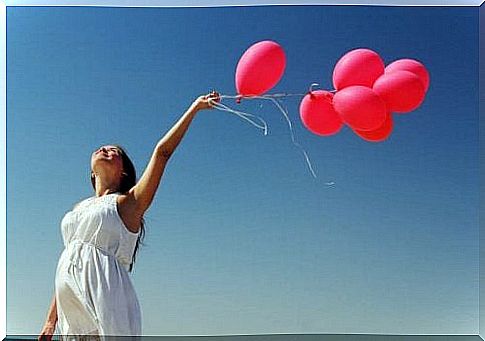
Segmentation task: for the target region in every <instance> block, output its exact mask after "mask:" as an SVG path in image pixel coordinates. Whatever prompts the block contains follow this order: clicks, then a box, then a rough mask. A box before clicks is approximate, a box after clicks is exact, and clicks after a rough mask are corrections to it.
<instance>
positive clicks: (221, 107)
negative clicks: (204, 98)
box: [214, 94, 317, 178]
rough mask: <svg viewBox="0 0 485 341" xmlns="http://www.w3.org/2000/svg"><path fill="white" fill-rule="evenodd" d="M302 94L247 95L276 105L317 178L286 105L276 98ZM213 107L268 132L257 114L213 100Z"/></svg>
mask: <svg viewBox="0 0 485 341" xmlns="http://www.w3.org/2000/svg"><path fill="white" fill-rule="evenodd" d="M302 95H303V96H305V95H306V94H272V95H263V96H251V97H248V99H264V100H270V101H271V102H273V103H274V104H275V105H276V107H277V108H278V109H279V110H280V111H281V113H282V114H283V116H284V118H285V119H286V122H287V123H288V127H289V130H290V135H291V141H292V142H293V145H294V146H296V147H297V148H299V149H300V151H301V152H302V153H303V156H304V157H305V161H306V164H307V166H308V169H309V170H310V173H311V174H312V176H313V177H314V178H317V175H316V174H315V171H314V170H313V167H312V163H311V161H310V158H309V156H308V154H307V152H306V151H305V149H304V148H303V147H302V146H301V145H300V144H299V143H298V142H296V139H295V134H294V132H293V125H292V123H291V120H290V118H289V114H288V110H287V109H286V107H285V108H283V106H282V105H281V103H280V100H278V97H287V96H302ZM220 98H221V99H222V98H241V96H230V95H220ZM214 107H215V108H216V109H219V110H222V111H227V112H230V113H233V114H236V115H238V116H239V117H241V118H242V119H244V120H246V121H248V122H250V123H251V124H252V125H254V126H255V127H257V128H260V129H263V130H264V135H267V133H268V125H267V124H266V122H265V121H264V120H263V119H262V118H260V117H258V116H255V115H252V114H248V113H245V112H242V111H238V110H234V109H232V108H229V107H228V106H226V105H224V104H222V103H221V102H215V103H214ZM250 117H251V118H256V119H258V120H260V121H261V122H263V126H260V125H258V124H257V123H255V122H254V121H253V120H252V119H251V118H250Z"/></svg>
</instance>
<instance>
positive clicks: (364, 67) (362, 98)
mask: <svg viewBox="0 0 485 341" xmlns="http://www.w3.org/2000/svg"><path fill="white" fill-rule="evenodd" d="M333 85H334V87H335V89H336V90H335V91H334V92H329V91H325V90H316V91H311V90H310V92H309V94H307V95H306V96H305V97H304V98H303V100H302V102H301V104H300V117H301V119H302V121H303V124H304V125H305V127H307V128H308V129H309V130H310V131H311V132H313V133H315V134H317V135H321V136H329V135H333V134H335V133H337V132H338V131H339V130H340V129H341V128H342V126H343V125H344V124H346V125H348V126H349V127H350V128H351V129H352V130H353V131H354V132H355V133H356V134H357V135H358V136H360V137H362V138H363V139H365V140H367V141H372V142H380V141H383V140H385V139H387V138H388V137H389V135H390V134H391V132H392V129H393V119H392V113H408V112H410V111H413V110H415V109H416V108H418V107H419V106H420V105H421V103H422V102H423V100H424V97H425V95H426V92H427V90H428V87H429V73H428V71H427V70H426V68H425V67H424V65H423V64H421V63H420V62H418V61H416V60H413V59H399V60H396V61H394V62H393V63H391V64H389V65H388V66H384V62H383V61H382V59H381V57H380V56H379V55H378V54H377V53H376V52H374V51H372V50H369V49H356V50H352V51H350V52H348V53H346V54H345V55H344V56H343V57H342V58H341V59H340V60H339V61H338V62H337V64H336V65H335V68H334V71H333Z"/></svg>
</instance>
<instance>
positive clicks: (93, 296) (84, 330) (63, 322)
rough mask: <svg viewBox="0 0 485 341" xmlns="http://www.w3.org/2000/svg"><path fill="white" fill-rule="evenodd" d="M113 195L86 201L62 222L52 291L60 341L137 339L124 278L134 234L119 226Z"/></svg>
mask: <svg viewBox="0 0 485 341" xmlns="http://www.w3.org/2000/svg"><path fill="white" fill-rule="evenodd" d="M118 195H119V194H118V193H111V194H106V195H103V196H101V197H95V196H93V197H90V198H87V199H85V200H83V201H81V202H80V203H79V204H78V205H76V206H75V207H74V209H73V210H72V211H69V212H68V213H66V215H65V216H64V218H63V219H62V222H61V231H62V238H63V241H64V246H65V249H64V251H63V252H62V254H61V256H60V259H59V263H58V266H57V269H56V279H55V288H56V300H57V315H58V324H57V326H58V331H59V333H60V335H61V338H62V339H63V340H81V339H86V337H85V336H84V337H80V335H93V337H92V339H101V340H104V339H105V336H109V335H113V336H125V335H126V336H136V335H141V309H140V305H139V302H138V298H137V296H136V293H135V290H134V288H133V285H132V282H131V279H130V277H129V273H128V269H129V266H130V263H131V259H132V255H133V251H134V248H135V245H136V241H137V238H138V234H139V232H138V233H133V232H131V231H129V230H128V229H127V228H126V226H125V225H124V223H123V221H122V220H121V217H120V216H119V213H118V209H117V203H116V198H117V196H118ZM88 339H91V338H88Z"/></svg>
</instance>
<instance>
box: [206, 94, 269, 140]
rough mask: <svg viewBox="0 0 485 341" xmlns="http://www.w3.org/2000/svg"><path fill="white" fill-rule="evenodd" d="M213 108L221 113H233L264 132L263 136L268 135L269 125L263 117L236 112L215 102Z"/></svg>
mask: <svg viewBox="0 0 485 341" xmlns="http://www.w3.org/2000/svg"><path fill="white" fill-rule="evenodd" d="M213 106H214V107H215V108H216V109H219V110H221V111H226V112H229V113H232V114H235V115H237V116H239V117H241V118H242V119H243V120H246V121H248V122H249V123H251V124H252V125H253V126H255V127H256V128H259V129H261V130H263V134H264V135H265V136H266V135H268V124H267V123H266V121H265V120H263V119H262V118H261V117H259V116H256V115H253V114H248V113H245V112H242V111H238V110H234V109H232V108H229V107H228V106H226V105H224V104H222V103H220V102H214V103H213ZM253 118H254V119H253ZM255 120H259V121H260V122H261V123H262V125H261V124H258V123H257V122H255Z"/></svg>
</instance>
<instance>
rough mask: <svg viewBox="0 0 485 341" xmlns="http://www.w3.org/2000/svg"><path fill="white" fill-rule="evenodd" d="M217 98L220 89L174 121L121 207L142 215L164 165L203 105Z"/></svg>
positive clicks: (207, 107) (198, 100) (150, 200)
mask: <svg viewBox="0 0 485 341" xmlns="http://www.w3.org/2000/svg"><path fill="white" fill-rule="evenodd" d="M217 101H219V94H218V93H217V92H212V93H210V94H208V95H205V96H200V97H198V98H197V99H196V100H195V101H194V102H193V103H192V105H191V106H190V107H189V108H188V109H187V111H186V112H185V113H184V114H183V115H182V117H181V118H180V119H179V120H178V121H177V122H176V123H175V125H174V126H173V127H172V128H171V129H170V130H169V131H168V132H167V133H166V134H165V135H164V136H163V138H162V139H161V140H160V141H158V143H157V144H156V146H155V149H154V150H153V153H152V156H151V158H150V161H149V162H148V165H147V167H146V169H145V171H144V172H143V175H142V176H141V178H140V180H139V181H138V183H137V184H136V185H135V186H134V187H133V188H132V189H131V190H130V191H129V193H128V195H127V196H126V197H125V198H120V202H119V209H120V211H121V210H124V211H130V212H127V213H128V214H130V213H131V214H133V213H134V214H135V215H136V216H140V217H141V216H142V215H143V213H144V212H145V211H146V210H147V209H148V207H149V206H150V204H151V203H152V201H153V197H154V196H155V192H156V191H157V188H158V185H159V184H160V180H161V178H162V175H163V172H164V170H165V165H166V164H167V162H168V160H169V159H170V157H171V156H172V154H173V153H174V151H175V149H176V148H177V146H178V145H179V143H180V141H181V140H182V138H183V137H184V135H185V133H186V131H187V129H188V128H189V125H190V123H191V122H192V120H193V118H194V117H195V115H196V113H197V112H198V111H199V110H202V109H209V108H212V105H213V103H214V102H217ZM120 213H122V212H120Z"/></svg>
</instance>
